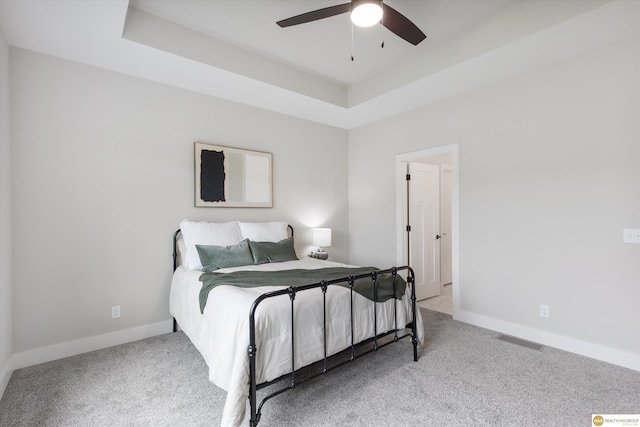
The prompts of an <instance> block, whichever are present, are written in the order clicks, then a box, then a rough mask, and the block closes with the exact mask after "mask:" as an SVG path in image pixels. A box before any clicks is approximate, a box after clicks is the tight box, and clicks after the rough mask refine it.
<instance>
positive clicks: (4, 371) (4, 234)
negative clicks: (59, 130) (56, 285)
mask: <svg viewBox="0 0 640 427" xmlns="http://www.w3.org/2000/svg"><path fill="white" fill-rule="evenodd" d="M9 95H10V94H9V46H8V45H7V42H6V41H5V38H4V33H3V32H2V29H0V396H2V393H3V392H4V388H5V386H6V384H7V383H8V382H9V376H10V374H11V367H10V361H11V356H12V354H13V343H12V341H13V320H12V318H13V310H12V306H11V291H12V289H11V158H10V153H11V150H10V131H9V130H10V127H9V118H10V115H9Z"/></svg>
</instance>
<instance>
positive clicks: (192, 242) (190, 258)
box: [180, 219, 244, 270]
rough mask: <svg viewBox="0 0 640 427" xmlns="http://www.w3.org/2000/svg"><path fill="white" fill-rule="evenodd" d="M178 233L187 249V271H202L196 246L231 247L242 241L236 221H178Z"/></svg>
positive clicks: (185, 265)
mask: <svg viewBox="0 0 640 427" xmlns="http://www.w3.org/2000/svg"><path fill="white" fill-rule="evenodd" d="M180 231H181V232H182V237H183V239H184V244H185V246H186V247H187V254H186V257H185V260H184V267H185V268H187V269H189V270H202V264H201V263H200V256H198V250H197V249H196V245H215V246H231V245H237V244H238V243H240V242H241V241H242V240H244V238H243V237H242V233H241V232H240V223H239V222H238V221H231V222H206V221H200V222H194V221H187V220H186V219H185V220H183V221H180Z"/></svg>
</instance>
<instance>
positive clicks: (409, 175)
mask: <svg viewBox="0 0 640 427" xmlns="http://www.w3.org/2000/svg"><path fill="white" fill-rule="evenodd" d="M407 181H411V174H409V173H408V174H407Z"/></svg>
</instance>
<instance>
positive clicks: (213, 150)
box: [195, 142, 273, 208]
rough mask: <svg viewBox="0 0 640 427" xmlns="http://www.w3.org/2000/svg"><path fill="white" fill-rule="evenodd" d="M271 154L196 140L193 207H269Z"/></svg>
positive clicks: (270, 203) (270, 196)
mask: <svg viewBox="0 0 640 427" xmlns="http://www.w3.org/2000/svg"><path fill="white" fill-rule="evenodd" d="M271 157H272V156H271V153H263V152H260V151H250V150H243V149H240V148H231V147H223V146H220V145H211V144H205V143H202V142H196V143H195V179H196V182H195V198H196V207H234V208H247V207H255V208H270V207H272V206H273V194H272V168H271Z"/></svg>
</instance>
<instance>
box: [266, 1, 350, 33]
mask: <svg viewBox="0 0 640 427" xmlns="http://www.w3.org/2000/svg"><path fill="white" fill-rule="evenodd" d="M346 12H351V3H345V4H338V5H336V6H329V7H325V8H324V9H318V10H314V11H312V12H307V13H303V14H301V15H296V16H292V17H291V18H287V19H283V20H282V21H278V22H276V24H278V25H280V26H281V27H283V28H284V27H290V26H292V25H298V24H304V23H307V22H311V21H317V20H318V19H324V18H329V17H331V16H335V15H340V14H341V13H346Z"/></svg>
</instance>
